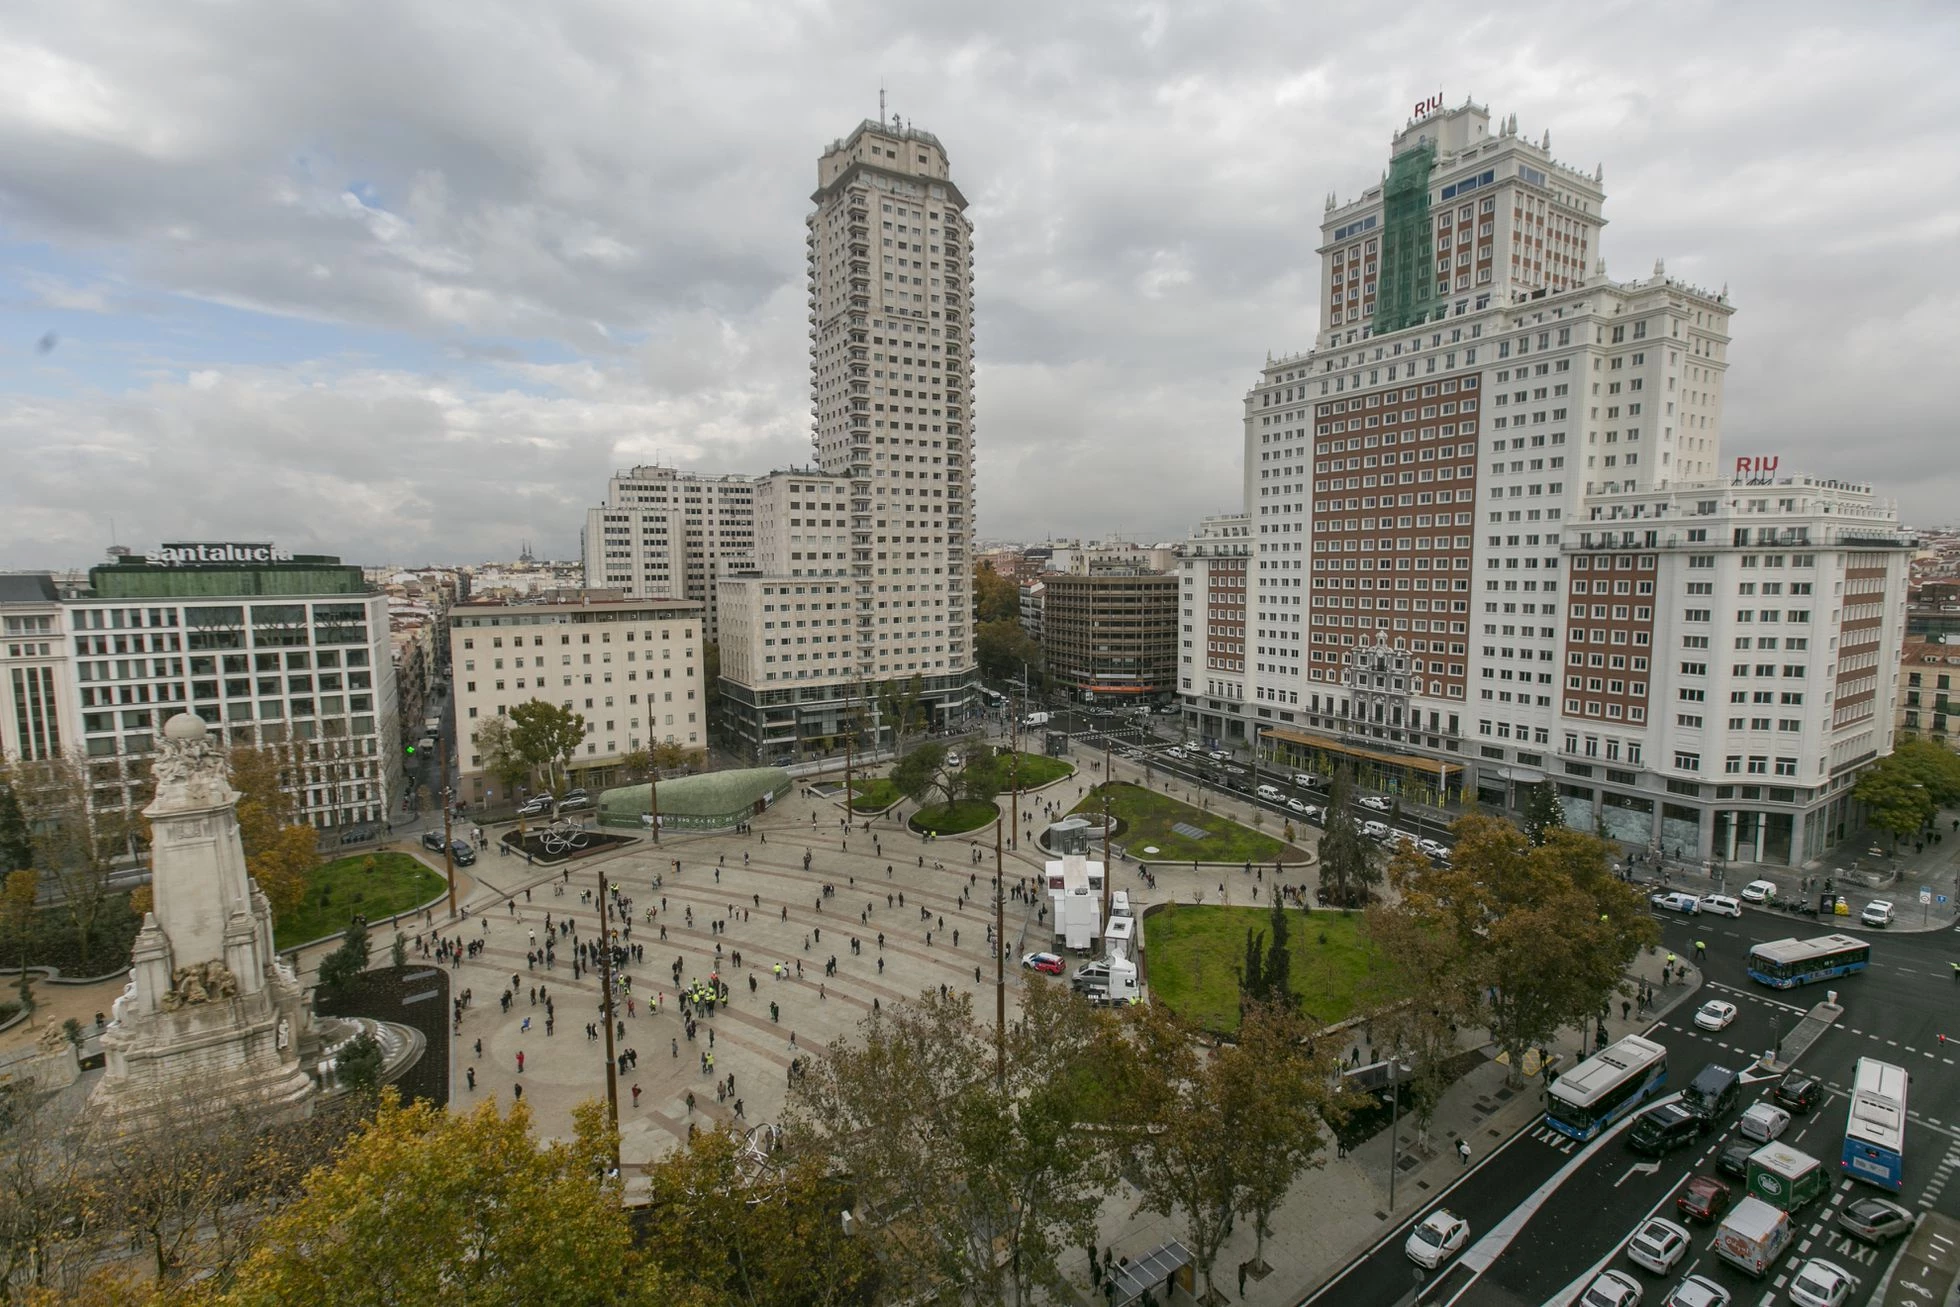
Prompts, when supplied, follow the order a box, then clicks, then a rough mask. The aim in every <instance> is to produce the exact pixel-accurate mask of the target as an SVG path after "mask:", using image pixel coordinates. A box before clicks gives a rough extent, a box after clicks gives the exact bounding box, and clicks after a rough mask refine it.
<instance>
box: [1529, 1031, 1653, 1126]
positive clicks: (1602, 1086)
mask: <svg viewBox="0 0 1960 1307" xmlns="http://www.w3.org/2000/svg"><path fill="white" fill-rule="evenodd" d="M1666 1083H1667V1050H1666V1049H1665V1048H1662V1047H1661V1046H1660V1045H1659V1044H1656V1043H1655V1042H1654V1041H1652V1040H1651V1039H1642V1038H1641V1037H1640V1036H1639V1035H1628V1036H1627V1037H1626V1038H1625V1039H1622V1040H1621V1041H1620V1042H1619V1043H1617V1044H1612V1045H1609V1046H1608V1047H1606V1048H1603V1049H1601V1050H1600V1051H1599V1052H1597V1053H1595V1054H1593V1056H1591V1057H1589V1058H1587V1059H1586V1060H1585V1061H1583V1062H1581V1063H1580V1064H1579V1065H1578V1066H1575V1067H1573V1068H1572V1069H1571V1070H1570V1071H1568V1072H1566V1073H1565V1074H1564V1075H1562V1076H1560V1077H1559V1078H1558V1079H1556V1080H1554V1081H1552V1086H1551V1088H1549V1089H1547V1090H1546V1091H1545V1124H1546V1125H1548V1126H1550V1127H1551V1128H1552V1129H1554V1130H1556V1131H1558V1132H1559V1133H1560V1134H1565V1135H1570V1136H1572V1137H1573V1138H1574V1139H1591V1138H1593V1137H1594V1136H1596V1135H1597V1134H1599V1132H1600V1131H1602V1130H1604V1129H1606V1128H1607V1127H1608V1126H1610V1125H1612V1124H1613V1123H1614V1122H1615V1121H1618V1120H1619V1119H1620V1118H1622V1117H1624V1116H1626V1115H1628V1114H1629V1113H1631V1112H1632V1111H1633V1110H1634V1109H1635V1108H1637V1107H1639V1106H1640V1105H1641V1104H1642V1103H1644V1102H1646V1101H1647V1099H1649V1098H1651V1097H1652V1096H1653V1095H1654V1094H1656V1093H1658V1092H1659V1091H1660V1088H1661V1086H1662V1085H1664V1084H1666Z"/></svg>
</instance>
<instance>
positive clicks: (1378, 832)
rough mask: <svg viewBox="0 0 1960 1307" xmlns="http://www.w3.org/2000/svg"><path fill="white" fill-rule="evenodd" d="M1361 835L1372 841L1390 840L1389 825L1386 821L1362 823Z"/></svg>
mask: <svg viewBox="0 0 1960 1307" xmlns="http://www.w3.org/2000/svg"><path fill="white" fill-rule="evenodd" d="M1361 833H1362V835H1364V836H1366V837H1367V838H1368V839H1371V840H1385V839H1387V838H1388V823H1387V822H1385V821H1364V822H1362V823H1361Z"/></svg>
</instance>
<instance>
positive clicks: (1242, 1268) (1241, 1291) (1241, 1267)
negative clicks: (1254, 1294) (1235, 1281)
mask: <svg viewBox="0 0 1960 1307" xmlns="http://www.w3.org/2000/svg"><path fill="white" fill-rule="evenodd" d="M1245 1268H1246V1263H1245V1262H1240V1263H1239V1297H1240V1298H1244V1297H1245Z"/></svg>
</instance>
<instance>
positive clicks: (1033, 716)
mask: <svg viewBox="0 0 1960 1307" xmlns="http://www.w3.org/2000/svg"><path fill="white" fill-rule="evenodd" d="M1048 716H1049V715H1048V714H1047V713H1045V712H1031V713H1029V714H1028V715H1027V718H1026V719H1025V720H1024V721H1022V723H1021V724H1022V725H1023V726H1046V725H1047V724H1048Z"/></svg>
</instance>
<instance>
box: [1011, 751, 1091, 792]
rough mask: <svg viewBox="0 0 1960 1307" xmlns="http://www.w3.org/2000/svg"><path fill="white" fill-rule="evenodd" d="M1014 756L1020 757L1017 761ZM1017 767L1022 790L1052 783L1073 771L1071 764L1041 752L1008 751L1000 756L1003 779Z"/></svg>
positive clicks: (1071, 773)
mask: <svg viewBox="0 0 1960 1307" xmlns="http://www.w3.org/2000/svg"><path fill="white" fill-rule="evenodd" d="M1016 757H1018V758H1019V759H1020V761H1019V762H1016V761H1015V758H1016ZM1017 767H1018V768H1019V769H1020V784H1021V788H1022V789H1023V790H1034V789H1039V788H1040V787H1042V786H1043V785H1052V784H1054V783H1055V782H1056V781H1058V780H1060V779H1062V777H1064V776H1069V775H1073V774H1074V772H1075V768H1074V766H1072V765H1071V764H1069V763H1066V762H1063V761H1062V760H1061V759H1060V758H1050V757H1049V756H1048V755H1047V754H1043V753H1027V752H1025V751H1024V752H1022V753H1020V754H1018V755H1017V754H1014V753H1013V752H1012V751H1010V752H1008V753H1003V754H1002V755H1001V756H1000V774H1001V776H1002V778H1003V779H1004V778H1006V777H1007V776H1009V775H1010V774H1012V773H1013V770H1014V769H1015V768H1017Z"/></svg>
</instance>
